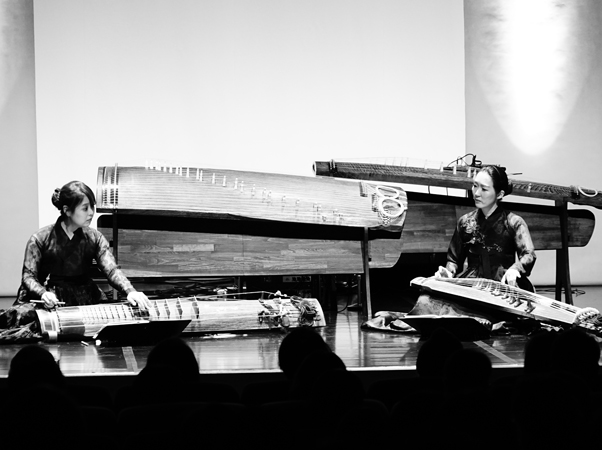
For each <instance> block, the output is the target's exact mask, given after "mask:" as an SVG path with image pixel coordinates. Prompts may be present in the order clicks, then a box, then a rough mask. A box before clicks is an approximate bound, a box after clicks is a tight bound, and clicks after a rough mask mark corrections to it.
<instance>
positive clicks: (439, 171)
mask: <svg viewBox="0 0 602 450" xmlns="http://www.w3.org/2000/svg"><path fill="white" fill-rule="evenodd" d="M477 171H478V168H477ZM314 172H315V173H316V175H319V176H331V177H339V178H347V179H361V180H370V181H380V182H389V183H408V184H418V185H427V186H439V187H445V188H455V189H464V190H467V191H470V189H471V187H472V178H473V177H474V175H475V174H476V173H477V172H475V168H472V167H467V166H458V167H455V168H454V167H440V168H428V167H413V166H408V165H399V164H397V165H395V164H382V163H378V162H377V163H368V162H351V161H316V162H315V163H314ZM510 181H511V182H512V187H513V189H512V194H513V195H518V196H521V197H531V198H541V199H547V200H553V201H560V202H571V203H575V204H581V205H589V206H593V207H595V208H598V209H600V208H602V192H599V191H597V190H594V189H584V188H577V187H575V186H560V185H554V184H548V183H539V182H536V181H528V180H522V179H518V178H512V177H510Z"/></svg>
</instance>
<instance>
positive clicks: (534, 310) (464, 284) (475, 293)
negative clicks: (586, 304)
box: [410, 277, 583, 325]
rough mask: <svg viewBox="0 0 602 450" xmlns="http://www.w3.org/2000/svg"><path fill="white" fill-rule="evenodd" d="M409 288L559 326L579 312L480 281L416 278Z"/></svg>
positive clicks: (571, 320)
mask: <svg viewBox="0 0 602 450" xmlns="http://www.w3.org/2000/svg"><path fill="white" fill-rule="evenodd" d="M410 285H411V286H414V287H418V288H420V289H421V290H423V291H425V292H429V293H430V294H432V295H433V296H438V297H441V298H449V299H452V300H453V301H455V302H457V303H458V304H461V305H463V306H466V307H469V308H474V309H475V310H479V309H481V310H483V309H489V310H493V311H497V312H498V313H499V312H502V313H506V314H510V315H513V316H520V317H524V318H530V319H535V320H539V321H542V322H547V323H554V324H560V325H573V324H576V323H577V322H579V320H578V318H579V316H580V313H581V312H582V311H583V308H578V307H576V306H574V305H569V304H567V303H563V302H559V301H556V300H552V299H550V298H548V297H544V296H542V295H539V294H536V293H533V292H529V291H525V290H523V289H519V288H515V287H513V286H509V285H507V284H502V283H500V282H498V281H493V280H488V279H483V278H435V277H430V278H424V277H418V278H415V279H413V280H412V281H411V283H410Z"/></svg>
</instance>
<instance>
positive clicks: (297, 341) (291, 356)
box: [278, 327, 330, 380]
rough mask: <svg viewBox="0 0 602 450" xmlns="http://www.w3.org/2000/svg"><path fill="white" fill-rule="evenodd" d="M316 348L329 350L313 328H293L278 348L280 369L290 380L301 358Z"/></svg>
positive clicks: (301, 360)
mask: <svg viewBox="0 0 602 450" xmlns="http://www.w3.org/2000/svg"><path fill="white" fill-rule="evenodd" d="M318 350H322V351H330V347H328V345H327V344H326V342H324V339H322V336H320V335H319V334H318V333H317V332H316V331H315V330H314V329H313V328H310V327H299V328H293V329H292V330H290V331H289V332H288V334H287V335H286V336H285V337H284V339H283V340H282V342H281V343H280V348H279V349H278V365H279V366H280V370H282V372H283V373H284V375H285V376H286V377H287V378H288V379H290V380H292V379H293V377H294V376H295V373H296V372H297V370H298V369H299V366H300V365H301V363H302V362H303V360H304V359H305V358H307V356H308V355H309V354H310V353H313V352H315V351H318Z"/></svg>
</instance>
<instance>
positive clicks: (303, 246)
mask: <svg viewBox="0 0 602 450" xmlns="http://www.w3.org/2000/svg"><path fill="white" fill-rule="evenodd" d="M170 170H171V169H170ZM177 172H178V173H174V172H169V171H164V170H156V169H150V168H143V167H100V168H99V170H98V186H97V201H98V208H97V209H98V211H99V212H101V213H102V212H109V213H112V214H111V215H103V216H100V217H99V219H98V229H99V230H100V231H101V232H102V233H103V234H104V235H105V236H106V237H107V239H109V241H113V244H114V247H116V249H117V254H118V261H119V264H120V266H121V268H122V270H123V271H124V273H125V274H126V275H127V276H128V277H191V276H216V275H217V276H255V275H264V276H269V275H296V274H303V275H313V274H348V273H363V272H364V270H365V260H364V248H363V245H364V239H365V234H364V230H366V229H367V230H368V233H367V234H368V240H369V242H368V245H367V247H368V248H367V258H368V259H369V263H368V264H369V267H370V268H387V267H392V266H393V265H395V263H396V262H397V260H398V259H399V256H400V254H401V240H400V237H401V229H402V228H403V223H404V221H405V217H406V211H405V210H406V208H407V197H406V194H405V192H404V191H403V190H402V189H400V188H392V187H387V186H381V185H372V184H367V183H365V182H357V181H350V180H335V179H333V178H321V177H300V176H289V175H281V174H269V173H258V172H243V171H233V170H220V171H215V170H213V169H196V168H187V169H183V170H182V173H180V169H177ZM383 211H384V213H383Z"/></svg>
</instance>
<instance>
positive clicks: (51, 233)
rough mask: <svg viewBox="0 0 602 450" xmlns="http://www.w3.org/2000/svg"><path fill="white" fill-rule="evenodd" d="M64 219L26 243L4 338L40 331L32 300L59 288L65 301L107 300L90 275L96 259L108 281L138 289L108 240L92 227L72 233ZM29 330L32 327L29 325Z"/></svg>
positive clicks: (1, 323) (0, 329)
mask: <svg viewBox="0 0 602 450" xmlns="http://www.w3.org/2000/svg"><path fill="white" fill-rule="evenodd" d="M61 221H62V219H61V218H60V217H59V219H58V220H57V221H56V223H55V224H54V225H48V226H46V227H44V228H42V229H41V230H39V231H38V232H37V233H35V234H34V235H33V236H31V238H30V239H29V241H28V242H27V246H26V248H25V258H24V261H23V274H22V279H21V286H20V287H19V290H18V293H17V299H16V300H15V302H14V304H13V307H12V308H9V309H7V310H6V311H3V312H2V313H0V341H1V340H11V341H14V340H22V339H20V338H18V337H19V336H21V335H23V336H21V337H22V338H26V337H27V336H28V334H29V333H30V332H31V333H34V335H35V332H37V330H36V324H35V321H36V314H35V311H34V306H35V305H34V304H32V303H30V301H31V300H38V299H41V298H42V295H43V294H44V293H45V292H47V291H51V292H54V293H55V294H56V296H57V298H58V299H59V301H62V302H65V306H77V305H90V304H96V303H101V302H104V301H107V298H106V295H105V294H104V293H103V292H102V290H101V289H100V288H99V287H98V286H97V285H96V283H94V281H93V280H92V278H91V277H90V272H91V269H92V264H93V261H94V260H96V263H97V265H98V267H99V268H100V270H101V271H102V272H103V274H104V275H105V276H106V277H107V280H108V281H109V284H111V286H113V287H114V288H116V289H118V290H120V291H122V292H124V293H126V294H128V293H130V292H133V291H135V289H134V288H133V286H132V284H131V283H130V282H129V281H128V279H127V278H126V277H125V275H124V274H123V272H122V271H121V270H120V269H119V266H118V265H117V263H116V262H115V258H114V257H113V254H112V253H111V251H110V248H109V242H108V241H107V240H106V238H105V237H104V236H103V235H102V234H101V233H100V232H99V231H98V230H95V229H93V228H89V227H84V228H79V229H77V230H76V231H75V233H74V234H73V237H72V238H71V239H69V237H68V236H67V233H66V232H65V230H64V229H63V227H62V226H61ZM28 330H29V331H28Z"/></svg>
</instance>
